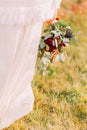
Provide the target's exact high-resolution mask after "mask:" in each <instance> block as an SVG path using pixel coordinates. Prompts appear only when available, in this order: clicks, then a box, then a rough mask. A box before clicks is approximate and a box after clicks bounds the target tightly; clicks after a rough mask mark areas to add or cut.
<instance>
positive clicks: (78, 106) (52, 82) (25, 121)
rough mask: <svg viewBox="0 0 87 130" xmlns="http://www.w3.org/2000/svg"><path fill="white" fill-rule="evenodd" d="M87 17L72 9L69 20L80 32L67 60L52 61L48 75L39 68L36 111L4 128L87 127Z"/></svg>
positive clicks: (63, 129)
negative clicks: (44, 74) (63, 61)
mask: <svg viewBox="0 0 87 130" xmlns="http://www.w3.org/2000/svg"><path fill="white" fill-rule="evenodd" d="M68 1H69V0H68ZM65 6H66V5H65V3H63V7H62V9H64V8H66V7H65ZM86 20H87V17H86V16H83V15H79V13H78V15H75V14H74V13H71V14H70V13H69V16H68V18H67V21H68V22H69V23H70V24H71V26H72V27H73V31H74V32H75V33H76V34H77V33H78V32H79V31H80V35H79V36H78V35H77V36H76V38H77V41H76V42H75V44H71V46H70V47H69V48H68V50H66V62H65V63H62V62H58V63H53V64H51V65H50V66H49V67H48V70H49V71H50V73H49V74H48V75H46V76H42V75H41V74H40V72H39V71H37V72H36V75H35V77H34V79H33V81H32V86H33V91H34V95H35V105H34V109H33V111H32V112H31V113H30V114H29V115H27V116H26V117H23V118H22V119H20V120H18V121H16V122H15V123H14V124H12V125H11V126H10V127H9V128H7V129H4V130H87V31H86V30H87V23H86Z"/></svg>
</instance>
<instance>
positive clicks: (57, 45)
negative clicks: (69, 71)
mask: <svg viewBox="0 0 87 130" xmlns="http://www.w3.org/2000/svg"><path fill="white" fill-rule="evenodd" d="M73 36H74V35H73V33H72V30H71V27H70V26H68V25H67V24H66V23H65V22H64V21H63V20H60V19H59V18H55V19H53V20H48V21H46V23H45V29H44V30H43V33H42V36H41V40H40V44H39V51H38V58H39V59H40V62H41V63H42V64H43V65H44V66H45V67H46V66H48V64H49V63H52V62H58V61H62V62H65V56H64V50H65V48H66V47H68V46H69V45H70V40H71V39H72V38H73Z"/></svg>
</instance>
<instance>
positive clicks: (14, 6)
mask: <svg viewBox="0 0 87 130" xmlns="http://www.w3.org/2000/svg"><path fill="white" fill-rule="evenodd" d="M60 1H61V0H49V1H48V0H43V1H40V0H32V1H31V0H19V1H16V0H13V1H12V0H2V1H0V129H2V128H5V127H8V126H9V125H11V124H12V123H13V122H14V121H16V120H17V119H19V118H21V117H23V116H24V115H27V114H28V113H29V112H31V110H32V108H33V104H34V95H33V92H32V88H31V81H32V79H33V76H34V71H35V70H34V68H35V63H36V58H37V50H38V44H39V40H40V36H41V28H42V23H43V21H44V20H46V19H49V18H51V17H53V15H54V12H55V10H56V8H58V7H59V5H60ZM23 5H24V6H23Z"/></svg>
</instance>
